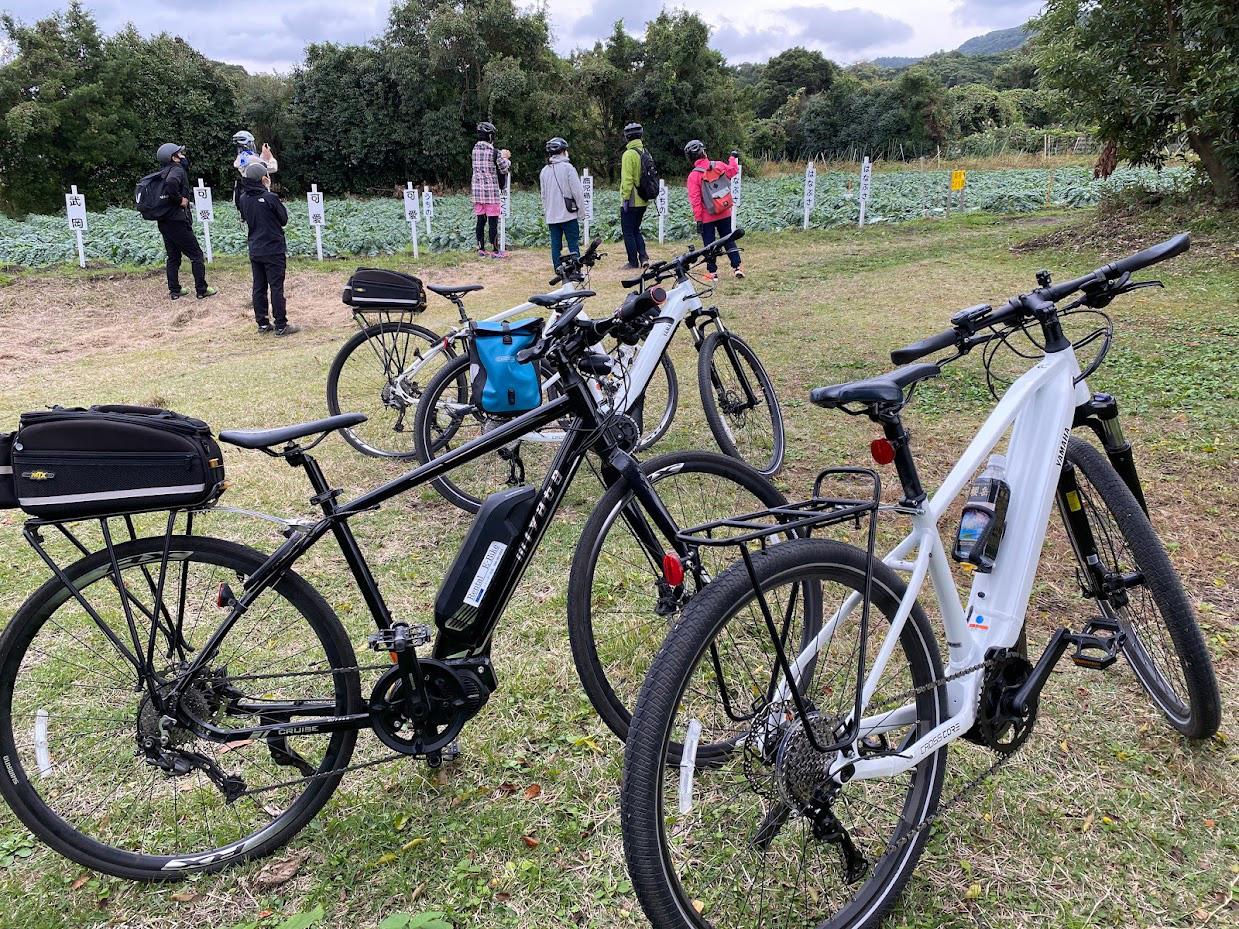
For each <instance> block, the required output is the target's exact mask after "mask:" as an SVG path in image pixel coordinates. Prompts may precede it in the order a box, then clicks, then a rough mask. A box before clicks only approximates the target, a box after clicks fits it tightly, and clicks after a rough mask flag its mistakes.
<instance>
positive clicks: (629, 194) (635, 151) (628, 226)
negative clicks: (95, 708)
mask: <svg viewBox="0 0 1239 929" xmlns="http://www.w3.org/2000/svg"><path fill="white" fill-rule="evenodd" d="M642 134H643V130H642V128H641V124H640V123H629V124H628V125H627V126H625V127H624V139H625V141H626V142H627V143H628V144H627V145H626V146H624V155H623V157H622V158H621V159H620V229H622V230H623V233H624V251H626V252H627V253H628V264H626V265H624V268H625V269H632V268H639V267H641V266H642V265H643V264H645V263H646V262H648V261H649V260H650V256H649V255H647V254H646V252H645V236H643V235H642V234H641V221H642V220H643V219H645V208H646V206H647V205H648V204H647V202H646V201H645V200H643V199H642V198H641V196H640V195H639V194H638V193H637V184H638V183H639V182H640V180H641V152H642V151H643V150H644V149H645V143H644V142H642V141H641V136H642Z"/></svg>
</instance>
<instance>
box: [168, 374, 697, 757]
mask: <svg viewBox="0 0 1239 929" xmlns="http://www.w3.org/2000/svg"><path fill="white" fill-rule="evenodd" d="M564 387H565V393H564V394H562V395H561V396H559V397H556V398H555V399H553V400H551V401H549V402H548V403H546V404H544V405H543V406H541V407H539V408H538V409H536V410H532V411H531V412H529V413H526V414H524V415H522V416H519V417H517V418H515V419H513V420H512V421H511V422H508V423H506V424H504V425H503V426H501V427H499V428H497V429H495V430H493V431H491V432H488V433H486V434H485V435H483V436H480V437H478V438H477V439H474V440H473V441H471V442H468V443H466V444H465V445H462V446H460V447H459V448H456V449H453V450H452V451H450V452H448V453H446V454H444V455H443V456H442V457H440V458H435V459H433V460H431V461H430V462H428V463H427V464H425V465H422V466H420V467H418V468H415V469H413V470H411V471H408V472H406V473H405V474H403V475H401V476H399V477H396V478H394V479H392V480H390V481H388V482H387V483H385V484H382V485H380V486H379V487H376V488H374V489H373V490H370V491H368V492H367V493H364V494H362V495H361V496H359V497H357V498H355V499H353V500H351V501H349V502H347V503H344V504H337V503H336V497H337V496H338V494H339V491H337V490H334V489H333V488H331V487H330V486H329V484H328V483H327V479H326V477H325V476H324V475H323V472H322V470H321V469H320V468H319V466H318V463H317V462H316V461H315V460H314V459H313V458H311V457H310V456H308V455H305V454H303V453H302V452H300V451H293V452H291V453H289V452H286V453H285V457H287V458H288V460H289V463H290V464H292V465H294V466H299V467H301V468H303V469H304V470H305V472H306V474H307V476H308V477H309V480H310V484H311V486H312V487H313V489H314V491H315V496H314V497H312V498H311V499H312V501H313V502H314V503H316V504H317V505H318V506H319V507H320V508H321V509H322V511H323V518H322V519H320V520H318V521H317V522H315V523H313V524H310V525H307V524H294V525H293V526H292V529H293V531H292V532H291V533H290V537H289V538H288V540H287V541H286V542H285V543H284V544H282V545H281V546H280V547H279V548H278V549H276V551H275V552H273V553H272V554H271V556H270V557H269V558H268V559H267V560H266V561H265V562H264V563H263V564H262V566H261V567H259V568H258V570H256V571H255V572H254V573H253V574H252V575H251V576H250V577H248V578H247V579H246V581H245V587H244V589H243V591H242V592H241V594H240V595H239V596H236V597H235V599H234V600H233V602H232V603H231V605H230V613H229V615H228V617H227V618H226V619H225V620H224V621H223V622H222V623H221V624H220V625H219V627H218V628H217V629H216V630H215V631H214V633H212V635H211V637H210V638H209V639H208V640H207V642H205V643H204V644H203V646H202V647H201V649H199V651H198V652H197V654H196V655H194V657H193V658H192V659H191V661H190V662H189V666H188V667H187V668H186V669H185V671H184V674H183V676H182V677H181V679H180V681H179V683H178V684H177V685H176V686H175V687H174V688H173V689H172V690H171V691H170V693H169V695H168V696H167V698H161V699H167V700H168V701H170V702H171V703H172V704H173V705H175V701H176V700H177V699H178V698H179V697H180V695H181V691H182V690H183V689H184V687H185V686H187V684H188V682H189V681H191V680H192V679H194V677H195V676H196V675H197V674H198V673H199V672H200V671H203V670H204V669H206V667H207V666H208V665H209V663H210V661H211V660H212V659H213V657H214V656H215V655H216V653H217V652H218V650H219V647H220V645H221V643H222V642H223V640H224V638H225V637H226V636H227V635H228V633H229V632H230V631H231V629H232V627H233V626H234V625H235V624H236V622H237V621H238V620H239V619H240V617H241V616H242V615H244V613H245V612H246V611H248V610H249V608H250V607H251V606H252V605H253V604H254V603H255V601H256V600H257V599H258V597H259V596H261V594H262V593H263V592H264V591H266V590H268V589H270V588H271V587H272V586H274V585H275V584H276V583H277V582H278V581H279V579H280V578H281V577H282V576H283V574H284V573H285V572H286V571H288V570H289V569H290V568H291V567H292V566H293V565H294V564H295V563H296V562H297V560H298V559H299V558H301V557H302V556H303V555H304V554H305V553H306V552H307V551H309V550H310V548H312V547H313V546H314V545H315V544H316V543H317V542H318V541H319V540H320V539H322V537H323V536H325V535H326V534H327V533H328V532H330V533H332V534H333V535H334V537H335V539H336V542H337V544H338V545H339V547H340V550H341V553H342V554H343V555H344V559H345V562H346V563H347V564H348V567H349V570H350V571H351V573H352V575H353V579H354V581H355V582H356V584H357V586H358V589H359V590H360V591H361V594H362V596H363V598H364V600H365V602H366V605H367V607H368V608H369V610H370V613H371V615H372V617H373V619H374V623H375V626H376V627H377V628H378V629H379V630H384V629H389V628H391V627H392V625H393V618H392V615H391V611H390V610H389V608H388V606H387V603H386V601H385V600H384V598H383V595H382V593H381V591H380V590H379V587H378V583H377V582H376V580H375V578H374V575H373V573H372V572H371V570H370V567H369V565H368V564H367V562H366V559H365V557H364V555H363V554H362V552H361V549H360V547H359V545H358V543H357V540H356V538H355V537H354V535H353V532H352V530H351V528H350V526H349V523H348V521H349V520H350V519H351V518H353V517H354V516H358V515H360V514H362V513H365V512H368V511H371V510H374V509H377V508H378V507H379V506H380V505H382V504H383V503H384V502H386V501H387V500H390V499H391V498H393V497H395V496H398V495H400V494H402V493H405V492H406V491H408V490H411V489H413V488H415V487H419V486H421V485H422V484H426V483H428V482H430V481H432V480H434V479H435V478H437V477H439V476H441V475H443V474H446V473H448V472H449V471H451V470H452V469H453V468H455V467H456V466H458V465H460V464H462V463H464V462H466V461H470V460H473V459H475V458H480V457H482V456H484V455H487V454H490V453H492V452H494V451H496V450H497V449H499V448H501V447H503V446H504V445H506V444H508V443H510V442H512V441H514V440H515V439H517V438H519V437H520V436H521V435H523V434H524V433H526V432H528V431H529V430H536V429H539V428H541V427H543V426H545V425H547V424H548V423H550V422H553V421H555V420H557V419H560V418H562V417H564V416H565V415H568V416H572V417H573V418H574V419H576V421H577V423H578V428H576V429H573V430H571V431H570V432H569V433H568V435H567V437H566V439H565V440H564V442H563V443H562V444H561V445H560V448H559V450H558V452H557V453H556V456H555V459H554V462H553V463H552V465H551V468H550V470H549V471H548V472H547V474H546V477H545V478H544V480H543V482H542V485H541V489H540V490H539V493H538V497H537V504H536V506H535V507H534V508H533V510H532V512H531V514H530V516H529V518H528V519H527V521H526V523H525V525H524V526H523V527H522V530H521V533H520V535H519V536H518V541H516V542H514V544H512V545H509V546H508V547H507V549H506V550H505V551H504V553H503V555H502V556H501V559H500V562H499V564H498V566H497V569H496V571H495V573H494V579H495V582H494V583H492V584H491V585H490V587H488V588H487V589H486V591H485V593H484V595H483V596H482V598H481V601H480V603H479V606H478V616H477V620H476V621H475V622H474V623H473V624H472V625H471V626H470V627H469V628H468V629H467V630H464V631H458V630H453V629H450V628H442V629H440V631H439V634H438V635H437V636H436V637H435V645H434V651H433V656H432V657H434V658H435V659H438V660H448V661H450V660H466V661H468V662H469V663H470V665H471V666H473V667H474V669H475V670H476V671H478V672H479V673H481V674H483V675H484V677H487V678H489V683H490V684H491V685H492V689H493V685H494V683H495V681H494V676H493V672H492V671H491V669H490V659H489V651H490V642H491V637H492V634H493V632H494V630H495V627H496V626H497V625H498V623H499V620H500V618H501V617H502V615H503V612H504V610H505V609H506V608H507V605H508V603H509V602H510V600H511V598H512V595H513V594H514V592H515V591H516V589H517V587H518V586H519V584H520V582H521V579H522V577H523V576H524V573H525V571H526V569H527V568H528V566H529V563H530V562H531V560H532V559H533V556H534V554H535V553H536V552H537V550H538V547H539V545H540V543H541V542H542V539H543V537H544V536H545V533H546V530H547V527H548V525H549V523H550V521H551V518H552V517H553V516H554V515H555V513H556V511H557V510H558V508H559V506H560V504H561V503H562V501H563V498H564V495H565V494H566V492H567V490H568V487H569V486H570V485H571V483H572V479H573V477H574V476H575V475H576V473H577V471H578V470H579V468H580V466H581V463H582V462H583V461H584V459H585V456H586V453H587V452H589V451H590V450H591V449H592V450H595V451H597V452H598V453H599V455H600V457H601V458H602V461H603V467H602V478H603V482H604V484H606V485H607V486H608V487H610V486H612V485H613V484H615V483H617V482H621V481H622V482H626V483H627V484H628V485H629V486H631V487H632V489H633V492H634V494H635V495H636V497H637V499H638V500H639V501H640V502H641V503H642V505H643V506H644V508H645V512H646V513H649V514H650V516H651V517H652V519H653V521H654V523H655V526H656V527H657V529H658V530H659V531H660V532H661V533H662V534H663V537H664V538H665V539H667V540H669V544H670V545H672V546H673V547H675V548H676V550H677V551H679V552H680V553H681V554H683V553H684V552H686V551H687V549H686V547H685V546H684V545H683V544H682V543H680V542H679V541H677V540H676V532H677V528H678V527H676V525H675V522H674V520H673V519H672V517H671V515H670V514H669V513H668V512H667V510H666V508H665V507H664V506H663V504H662V502H661V500H660V499H659V498H658V496H657V494H656V493H655V491H654V490H653V488H652V486H651V485H650V483H649V481H648V480H647V479H646V478H645V476H644V474H643V473H642V471H641V469H640V466H639V465H638V463H637V461H636V460H635V459H634V458H633V457H632V456H631V455H629V454H628V453H627V452H625V451H623V450H622V448H620V447H619V446H618V445H617V444H615V442H614V441H613V440H612V438H611V436H610V433H609V432H608V430H607V423H606V422H605V418H604V417H605V414H601V415H600V414H599V411H598V409H597V406H596V404H595V403H594V401H593V397H592V394H591V392H590V387H589V385H588V384H586V383H585V381H584V380H583V379H582V377H581V376H580V375H579V374H577V373H576V372H575V371H570V370H569V371H568V372H567V376H566V377H565V382H564ZM631 518H632V519H633V520H635V521H636V522H637V523H638V525H637V526H635V527H634V529H636V531H638V534H639V535H640V536H641V537H642V538H643V540H649V541H653V542H654V544H657V542H656V541H655V537H654V536H653V530H652V529H651V527H650V526H649V523H647V522H646V521H645V520H644V518H642V517H640V516H639V515H633V516H631ZM396 664H397V666H398V667H399V668H400V669H401V671H402V673H403V676H404V680H405V681H406V683H407V684H408V685H409V686H410V687H411V688H413V692H416V693H418V694H419V695H420V696H421V698H422V699H423V700H425V699H426V698H425V685H424V681H423V677H422V673H421V669H420V666H419V661H418V656H417V654H416V651H415V650H413V649H408V650H405V651H402V652H399V653H398V654H397V655H396ZM262 711H263V714H264V715H267V716H270V717H275V718H280V721H279V722H276V723H268V724H263V725H258V726H250V727H243V728H239V729H224V728H221V727H218V726H215V725H213V724H210V723H207V722H205V721H201V720H192V721H191V722H190V724H189V725H190V728H192V729H193V730H194V731H195V732H196V733H197V734H198V735H199V736H201V737H203V738H207V739H212V740H215V741H221V740H222V741H231V740H235V739H243V738H255V737H262V736H284V735H304V734H310V733H324V732H332V731H336V730H340V729H358V728H364V727H366V726H368V725H369V724H370V719H371V714H370V713H369V712H362V713H355V714H349V715H347V716H333V715H328V714H330V713H331V712H332V706H331V705H328V704H324V703H321V702H315V701H297V702H291V703H289V704H287V705H271V704H264V705H263V707H262ZM294 716H298V717H302V718H301V719H300V720H298V721H294V720H293V717H294ZM305 717H311V718H310V719H308V720H307V719H306V718H305Z"/></svg>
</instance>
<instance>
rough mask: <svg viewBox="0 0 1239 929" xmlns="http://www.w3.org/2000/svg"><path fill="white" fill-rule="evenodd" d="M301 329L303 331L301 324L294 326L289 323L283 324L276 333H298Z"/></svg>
mask: <svg viewBox="0 0 1239 929" xmlns="http://www.w3.org/2000/svg"><path fill="white" fill-rule="evenodd" d="M300 331H301V327H300V326H294V325H293V324H292V323H288V324H287V325H286V326H281V327H280V328H279V329H276V330H275V334H276V335H296V334H297V333H298V332H300Z"/></svg>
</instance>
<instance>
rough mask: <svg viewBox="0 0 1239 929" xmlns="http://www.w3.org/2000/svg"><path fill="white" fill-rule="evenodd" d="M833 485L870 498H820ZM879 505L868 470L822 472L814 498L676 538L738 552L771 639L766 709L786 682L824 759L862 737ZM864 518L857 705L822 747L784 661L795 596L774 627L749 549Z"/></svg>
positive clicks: (875, 479) (876, 481)
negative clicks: (846, 483)
mask: <svg viewBox="0 0 1239 929" xmlns="http://www.w3.org/2000/svg"><path fill="white" fill-rule="evenodd" d="M832 479H844V480H853V481H863V482H865V483H867V484H868V486H869V489H870V493H869V494H867V495H866V496H864V497H861V496H827V495H825V494H824V493H823V485H824V484H825V482H826V481H828V480H832ZM881 502H882V479H881V477H880V476H879V475H878V473H877V472H876V471H874V470H873V469H872V468H850V467H849V468H825V469H823V470H822V471H820V472H818V475H817V478H816V479H815V480H814V482H813V496H812V497H810V498H808V499H807V500H801V501H800V502H798V503H788V504H784V505H782V506H773V507H770V508H768V509H765V510H757V511H754V512H752V513H745V514H743V515H741V516H732V517H728V518H725V519H716V520H712V521H710V522H707V523H702V524H701V525H698V526H692V527H691V528H688V529H684V530H682V531H680V532H679V533H678V539H679V541H680V542H682V543H684V544H685V545H688V546H690V547H693V546H705V547H723V546H727V545H734V546H736V548H738V549H739V550H740V557H741V560H742V561H743V562H744V566H745V569H746V570H747V571H748V575H749V583H750V585H752V587H753V590H754V591H755V592H756V594H757V603H758V606H759V608H760V611H761V614H762V618H763V620H764V621H765V625H766V631H767V633H769V635H770V641H771V643H772V644H773V646H774V653H775V667H774V669H772V671H771V674H770V682H769V684H768V686H767V689H766V706H767V707H772V706H773V704H774V702H775V695H776V693H777V691H778V685H779V678H780V676H781V677H782V678H783V680H785V681H786V682H787V690H788V692H789V693H790V694H791V698H792V703H793V705H794V707H795V711H796V715H797V716H798V717H799V719H800V721H801V723H802V726H803V731H804V734H805V737H806V738H807V739H808V741H809V744H810V745H811V746H812V747H813V749H814V751H816V752H819V753H823V754H825V753H834V752H838V751H841V750H844V749H850V748H851V747H852V746H853V745H854V744H855V743H856V740H857V737H858V736H859V734H860V721H861V711H862V706H861V696H862V689H863V685H864V680H865V662H866V654H867V651H868V642H869V603H870V599H871V592H872V588H873V563H874V549H875V545H876V543H877V528H878V511H879V510H880V508H881ZM866 516H867V517H868V527H867V530H868V531H867V534H866V545H865V551H866V555H867V557H866V559H865V580H864V588H863V597H862V601H861V604H862V605H861V616H860V642H859V648H858V649H857V662H856V687H855V701H854V706H853V710H852V714H851V717H850V718H849V719H848V721H847V723H846V725H845V726H844V728H843V731H842V732H841V733H840V734H838V736H837V737H836V738H835V740H834V741H833V742H829V743H826V744H822V743H820V742H819V741H818V738H817V735H816V734H815V733H814V727H813V726H812V724H811V717H810V712H811V711H810V705H809V702H808V701H807V700H806V699H805V697H804V694H803V693H801V687H800V684H799V682H797V681H796V679H795V676H794V675H793V674H792V669H791V663H790V662H789V661H788V659H787V652H786V650H785V648H784V645H785V643H786V641H787V638H788V633H789V632H790V629H791V622H792V611H793V609H794V606H795V602H796V599H797V598H796V597H794V596H792V597H789V598H788V603H787V606H786V608H785V609H784V615H783V617H782V623H781V626H780V625H779V624H776V621H775V617H774V614H773V612H772V611H771V609H770V604H769V603H768V602H767V600H766V594H765V591H763V590H762V589H761V586H760V584H759V582H758V578H757V571H756V569H755V568H754V566H753V549H754V548H755V547H756V548H758V549H765V548H766V547H767V546H768V545H770V544H774V543H777V542H778V541H780V539H779V538H778V537H782V538H783V540H786V539H787V538H789V537H791V538H796V537H799V538H808V537H809V536H810V535H811V534H812V532H813V530H814V529H823V528H825V527H827V526H833V525H837V524H840V523H846V522H851V523H853V524H855V526H856V527H857V528H860V526H861V520H862V519H863V518H865V517H866ZM840 608H842V607H840ZM710 649H711V653H712V655H711V657H712V659H713V660H714V666H715V669H716V674H718V677H719V680H718V686H719V688H720V690H721V691H722V692H723V693H722V696H723V699H724V702H725V703H727V701H728V695H727V693H726V689H727V684H726V681H724V680H723V679H722V674H721V668H722V665H721V662H720V661H719V660H718V656H717V655H715V654H713V652H714V645H713V644H711V646H710ZM816 665H817V662H816V660H815V661H813V662H811V666H812V667H816ZM766 712H769V710H768V709H767V710H766Z"/></svg>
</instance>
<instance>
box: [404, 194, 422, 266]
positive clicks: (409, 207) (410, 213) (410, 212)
mask: <svg viewBox="0 0 1239 929" xmlns="http://www.w3.org/2000/svg"><path fill="white" fill-rule="evenodd" d="M404 218H405V219H406V220H407V221H408V223H409V235H410V236H411V237H412V239H413V257H414V258H416V257H417V223H418V221H419V220H420V219H421V210H420V209H419V208H418V199H417V188H416V187H414V186H413V182H412V181H406V182H405V185H404Z"/></svg>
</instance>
